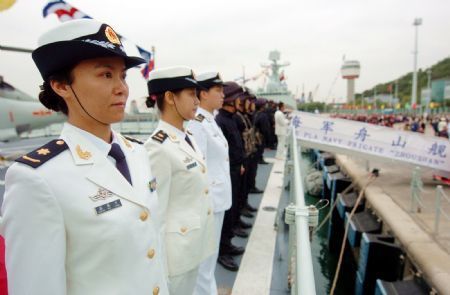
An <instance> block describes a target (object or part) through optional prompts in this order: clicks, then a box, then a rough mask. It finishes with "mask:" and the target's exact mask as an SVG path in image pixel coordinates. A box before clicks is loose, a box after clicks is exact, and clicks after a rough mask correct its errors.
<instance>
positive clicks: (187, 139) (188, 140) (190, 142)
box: [184, 135, 195, 152]
mask: <svg viewBox="0 0 450 295" xmlns="http://www.w3.org/2000/svg"><path fill="white" fill-rule="evenodd" d="M184 139H186V141H187V143H189V145H190V146H191V148H192V149H193V150H194V152H195V149H194V145H193V144H192V141H191V140H190V139H189V136H187V135H186V137H185V138H184Z"/></svg>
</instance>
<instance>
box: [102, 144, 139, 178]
mask: <svg viewBox="0 0 450 295" xmlns="http://www.w3.org/2000/svg"><path fill="white" fill-rule="evenodd" d="M108 155H109V156H111V157H112V158H113V159H114V160H116V168H117V170H119V172H120V173H122V175H123V177H125V178H126V179H127V180H128V182H129V183H130V184H131V185H132V184H133V183H132V182H131V176H130V170H129V169H128V165H127V159H126V158H125V155H124V153H123V152H122V149H121V148H120V146H119V145H118V144H117V143H113V144H112V145H111V150H110V151H109V153H108Z"/></svg>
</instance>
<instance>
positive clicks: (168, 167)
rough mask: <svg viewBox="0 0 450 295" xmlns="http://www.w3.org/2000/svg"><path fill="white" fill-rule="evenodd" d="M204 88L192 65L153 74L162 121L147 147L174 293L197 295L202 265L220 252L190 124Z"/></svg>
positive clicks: (153, 95) (152, 91)
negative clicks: (199, 271) (197, 94)
mask: <svg viewBox="0 0 450 295" xmlns="http://www.w3.org/2000/svg"><path fill="white" fill-rule="evenodd" d="M198 87H200V86H199V85H198V83H197V81H196V80H195V77H194V75H193V72H192V70H191V69H190V68H187V67H172V68H163V69H158V70H154V71H152V72H151V73H150V76H149V81H148V90H149V97H148V99H147V106H150V107H153V106H154V105H155V104H156V106H157V108H158V109H159V111H160V115H161V119H160V121H159V124H158V126H157V127H156V129H155V131H154V133H153V134H152V135H151V136H150V138H149V139H148V141H147V142H146V143H145V147H146V148H147V150H148V153H149V158H150V165H151V168H152V171H153V172H154V174H155V176H156V190H157V192H158V198H159V205H160V216H161V220H162V231H163V234H164V239H165V246H166V257H167V269H168V278H169V280H168V281H169V282H168V284H169V291H170V294H171V295H191V294H193V291H194V287H195V283H196V281H197V274H198V267H199V265H200V263H201V262H202V261H204V260H205V259H206V258H207V257H209V256H211V255H212V254H213V253H214V251H215V243H216V238H215V236H214V217H213V204H212V198H211V194H210V192H209V185H208V178H207V174H206V162H205V159H204V156H203V154H202V152H201V149H200V147H199V146H198V145H197V144H196V143H195V139H194V138H193V137H192V135H191V134H190V132H189V131H187V130H186V129H184V127H183V124H184V123H185V121H188V120H192V119H194V117H195V112H196V110H197V107H198V104H199V101H198V98H197V96H196V88H198Z"/></svg>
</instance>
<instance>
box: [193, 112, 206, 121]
mask: <svg viewBox="0 0 450 295" xmlns="http://www.w3.org/2000/svg"><path fill="white" fill-rule="evenodd" d="M203 120H205V116H203V115H202V114H198V115H197V116H195V121H199V122H203Z"/></svg>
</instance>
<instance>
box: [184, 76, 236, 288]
mask: <svg viewBox="0 0 450 295" xmlns="http://www.w3.org/2000/svg"><path fill="white" fill-rule="evenodd" d="M197 81H198V83H199V84H200V85H201V86H202V87H204V88H205V90H198V91H197V93H198V97H199V99H200V107H199V108H198V110H197V115H196V117H195V120H192V121H190V123H189V127H188V128H189V130H190V131H191V132H192V134H193V136H194V138H195V141H196V142H197V145H198V146H199V148H200V150H201V151H202V153H203V154H204V155H205V158H206V166H207V167H208V172H207V175H208V184H209V194H210V197H211V198H212V200H213V206H214V208H213V210H214V220H215V226H216V227H215V234H216V242H215V252H214V254H213V255H211V256H210V257H208V259H206V260H205V261H204V262H202V264H201V265H200V268H199V273H198V278H197V285H196V288H195V294H196V295H200V294H202V295H203V294H204V295H214V294H217V284H216V279H215V277H214V271H215V269H216V263H217V258H218V256H219V244H220V235H221V232H222V225H223V217H224V214H225V211H226V210H228V209H230V207H231V179H230V161H229V158H228V142H227V139H226V138H225V136H224V135H223V133H222V130H221V129H220V127H219V126H218V125H217V123H216V121H215V120H214V115H213V113H214V111H216V110H218V109H220V108H221V107H222V104H223V99H224V94H223V81H222V79H221V77H220V75H219V73H217V72H208V73H203V74H200V75H198V76H197Z"/></svg>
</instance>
